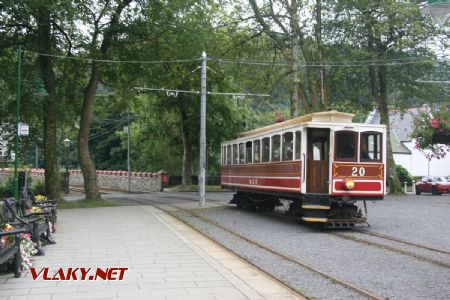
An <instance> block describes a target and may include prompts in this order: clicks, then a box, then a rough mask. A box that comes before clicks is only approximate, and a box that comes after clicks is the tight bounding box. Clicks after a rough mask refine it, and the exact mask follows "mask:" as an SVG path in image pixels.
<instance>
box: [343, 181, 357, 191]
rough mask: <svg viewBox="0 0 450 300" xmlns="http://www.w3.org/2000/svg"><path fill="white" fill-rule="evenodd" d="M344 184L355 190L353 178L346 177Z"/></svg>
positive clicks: (348, 188)
mask: <svg viewBox="0 0 450 300" xmlns="http://www.w3.org/2000/svg"><path fill="white" fill-rule="evenodd" d="M344 185H345V188H346V189H347V190H353V188H354V187H355V182H354V181H353V179H345V180H344Z"/></svg>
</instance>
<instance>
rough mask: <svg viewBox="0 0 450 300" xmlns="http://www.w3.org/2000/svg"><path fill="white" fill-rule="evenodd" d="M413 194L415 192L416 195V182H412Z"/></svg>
mask: <svg viewBox="0 0 450 300" xmlns="http://www.w3.org/2000/svg"><path fill="white" fill-rule="evenodd" d="M412 192H413V194H415V193H416V181H415V180H413V181H412Z"/></svg>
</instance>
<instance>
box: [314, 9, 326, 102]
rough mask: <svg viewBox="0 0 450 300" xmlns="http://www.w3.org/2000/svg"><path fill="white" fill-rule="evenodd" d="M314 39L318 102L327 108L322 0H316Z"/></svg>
mask: <svg viewBox="0 0 450 300" xmlns="http://www.w3.org/2000/svg"><path fill="white" fill-rule="evenodd" d="M316 41H317V49H318V52H319V63H320V69H319V72H320V74H319V79H320V102H321V104H322V107H323V108H324V109H328V87H327V82H326V76H325V67H324V65H323V64H324V60H323V46H322V0H316Z"/></svg>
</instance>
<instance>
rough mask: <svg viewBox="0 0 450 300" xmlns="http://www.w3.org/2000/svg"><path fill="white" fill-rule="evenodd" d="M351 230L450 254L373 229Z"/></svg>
mask: <svg viewBox="0 0 450 300" xmlns="http://www.w3.org/2000/svg"><path fill="white" fill-rule="evenodd" d="M352 230H353V231H355V232H359V233H362V234H367V235H370V236H375V237H378V238H383V239H386V240H391V241H394V242H397V243H401V244H405V245H409V246H414V247H417V248H422V249H425V250H430V251H434V252H437V253H442V254H447V255H450V251H448V250H444V249H439V248H436V247H432V246H428V245H423V244H419V243H415V242H410V241H407V240H404V239H400V238H397V237H394V236H390V235H387V234H382V233H378V232H374V231H368V230H361V229H356V228H353V229H352Z"/></svg>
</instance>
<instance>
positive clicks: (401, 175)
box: [395, 165, 412, 185]
mask: <svg viewBox="0 0 450 300" xmlns="http://www.w3.org/2000/svg"><path fill="white" fill-rule="evenodd" d="M395 170H396V172H397V175H398V179H399V180H400V183H401V184H402V185H403V184H404V183H405V182H407V184H408V185H411V183H412V177H411V174H409V172H408V170H406V169H405V168H404V167H402V166H400V165H396V166H395Z"/></svg>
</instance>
